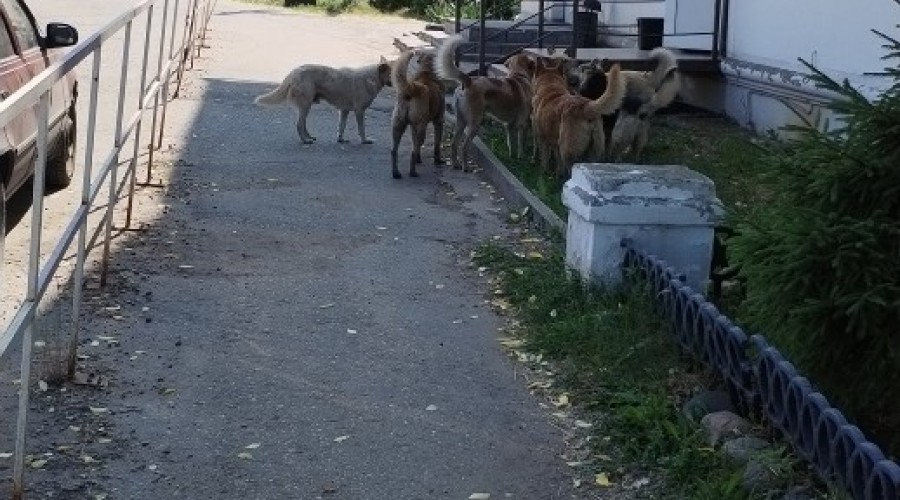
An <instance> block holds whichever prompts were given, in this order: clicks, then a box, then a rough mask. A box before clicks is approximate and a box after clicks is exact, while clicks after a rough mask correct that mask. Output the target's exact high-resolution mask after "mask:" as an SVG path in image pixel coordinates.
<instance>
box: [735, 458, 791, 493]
mask: <svg viewBox="0 0 900 500" xmlns="http://www.w3.org/2000/svg"><path fill="white" fill-rule="evenodd" d="M784 481H785V478H783V477H781V476H779V475H778V474H777V473H776V472H775V471H774V470H772V468H771V467H769V466H768V465H766V464H764V463H762V462H759V461H756V460H752V461H750V463H748V464H747V466H746V467H745V468H744V476H743V481H742V483H741V484H742V485H743V487H744V490H746V491H748V492H750V493H756V494H765V493H768V492H776V491H778V490H780V489H781V488H782V487H783V486H784Z"/></svg>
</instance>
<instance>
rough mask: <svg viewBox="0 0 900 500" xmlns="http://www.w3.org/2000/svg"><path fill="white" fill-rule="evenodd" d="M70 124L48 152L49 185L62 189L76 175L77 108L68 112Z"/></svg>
mask: <svg viewBox="0 0 900 500" xmlns="http://www.w3.org/2000/svg"><path fill="white" fill-rule="evenodd" d="M67 119H68V122H69V123H68V126H66V127H65V130H64V131H63V133H62V137H61V138H60V140H58V141H56V143H55V144H53V146H52V149H51V150H50V151H49V152H48V154H47V178H46V179H47V187H50V188H54V189H62V188H64V187H67V186H68V185H69V184H70V183H71V182H72V176H73V175H75V137H76V130H77V127H76V125H77V121H76V120H75V108H74V107H73V108H71V109H69V112H68V113H67Z"/></svg>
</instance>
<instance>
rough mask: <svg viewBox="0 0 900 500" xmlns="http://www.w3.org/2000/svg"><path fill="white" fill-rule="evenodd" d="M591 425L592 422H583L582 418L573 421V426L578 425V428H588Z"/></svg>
mask: <svg viewBox="0 0 900 500" xmlns="http://www.w3.org/2000/svg"><path fill="white" fill-rule="evenodd" d="M593 426H594V424H592V423H590V422H585V421H584V420H576V421H575V427H578V428H579V429H590V428H591V427H593Z"/></svg>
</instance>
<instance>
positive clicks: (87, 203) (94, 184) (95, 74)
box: [0, 0, 215, 499]
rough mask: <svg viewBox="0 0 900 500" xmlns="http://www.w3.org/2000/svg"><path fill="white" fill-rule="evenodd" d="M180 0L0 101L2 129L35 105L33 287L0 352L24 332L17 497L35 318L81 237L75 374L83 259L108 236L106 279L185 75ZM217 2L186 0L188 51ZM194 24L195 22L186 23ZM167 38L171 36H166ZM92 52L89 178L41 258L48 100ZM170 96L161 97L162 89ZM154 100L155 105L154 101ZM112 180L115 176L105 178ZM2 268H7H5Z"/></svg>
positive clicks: (98, 36)
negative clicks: (134, 88)
mask: <svg viewBox="0 0 900 500" xmlns="http://www.w3.org/2000/svg"><path fill="white" fill-rule="evenodd" d="M171 3H174V9H171V11H170V8H169V7H170V4H171ZM180 4H181V0H142V1H140V2H138V3H137V4H136V5H134V6H133V7H132V8H130V9H128V10H127V11H126V12H124V13H122V14H120V15H119V16H117V17H116V18H114V19H113V20H112V21H111V22H109V23H108V24H106V26H104V27H103V28H101V29H100V30H99V31H97V32H96V33H94V34H92V35H91V36H89V37H87V38H86V39H84V40H83V41H82V42H81V43H79V44H78V45H76V46H75V47H73V48H72V49H71V50H70V51H68V52H67V53H66V54H65V55H63V56H62V57H61V58H60V60H59V61H58V62H56V63H54V64H53V65H52V66H50V67H49V68H47V69H45V70H44V71H42V72H41V73H40V74H38V75H37V76H36V77H35V78H34V79H33V80H31V81H30V82H29V83H28V84H26V85H25V86H23V87H22V88H21V89H19V90H17V91H16V92H14V93H13V94H12V95H11V96H9V97H8V98H7V99H5V100H4V101H2V102H0V128H2V127H5V126H6V125H8V124H10V123H11V122H12V121H13V120H14V119H16V117H17V116H19V115H20V114H22V113H25V112H30V110H31V109H32V108H33V109H36V110H37V119H38V120H37V123H38V134H37V142H36V148H37V160H36V164H35V171H34V179H33V183H32V185H33V190H32V206H31V238H30V243H29V255H28V268H27V277H28V280H27V281H28V283H27V289H26V293H25V297H24V300H23V301H22V303H21V304H20V305H19V306H18V308H17V309H16V310H15V313H14V315H13V317H12V319H11V320H10V322H9V324H8V325H6V327H5V328H4V329H0V355H2V354H4V353H5V352H6V351H7V349H8V348H9V346H10V345H11V344H12V343H13V342H14V341H15V340H17V339H20V338H21V345H22V357H21V368H20V370H21V371H20V374H21V376H20V380H21V382H20V387H21V389H20V390H19V404H18V411H17V420H16V432H15V450H14V454H13V477H12V479H13V491H12V497H13V498H14V499H20V498H22V495H23V492H24V469H25V464H24V456H25V433H26V426H27V411H28V406H29V396H30V379H31V357H32V356H31V349H32V345H33V341H32V337H33V333H34V326H35V325H34V323H35V321H36V317H37V309H38V305H39V304H40V301H41V300H42V299H43V297H44V295H45V293H46V291H47V289H48V287H49V285H50V283H51V282H52V281H53V279H54V276H55V274H56V273H57V271H58V270H59V267H60V264H61V262H62V260H63V258H64V256H65V254H66V252H67V251H68V250H69V247H70V246H71V245H72V242H73V241H74V240H75V237H76V235H77V236H78V243H77V256H76V267H75V271H74V273H73V276H72V278H73V285H72V286H73V296H72V301H73V302H72V303H73V313H74V314H73V317H72V337H71V342H70V352H69V366H68V367H67V368H68V372H69V375H70V376H71V375H72V374H73V372H74V360H75V359H76V355H75V349H76V348H77V345H78V333H79V323H78V319H79V310H80V307H81V296H82V288H83V285H84V273H85V260H86V256H87V248H89V247H90V246H93V241H94V240H96V239H97V238H98V237H99V236H100V235H101V234H105V239H104V249H105V251H104V256H103V272H102V276H101V283H102V282H104V278H105V269H106V268H107V264H106V263H107V262H108V259H109V241H110V239H111V224H112V217H113V209H114V208H115V206H116V202H117V201H118V199H119V197H120V196H121V194H122V193H123V191H124V190H125V189H126V188H128V189H129V206H128V215H127V221H128V222H127V223H128V224H130V222H131V209H132V203H131V200H132V197H133V194H134V185H135V182H134V179H135V177H136V167H137V157H138V154H139V151H140V147H141V141H140V134H141V124H142V123H143V115H144V112H145V111H151V110H152V111H153V128H154V129H155V127H156V125H157V111H158V110H159V101H160V98H161V97H162V110H163V116H164V115H165V108H166V106H167V104H168V84H169V82H170V81H171V79H172V76H173V75H175V74H177V78H178V79H179V82H178V83H179V85H180V79H181V77H182V75H183V70H184V65H185V63H186V57H185V58H181V60H178V59H177V58H176V57H173V54H174V47H175V36H176V33H175V32H176V27H177V21H178V16H179V12H180V9H179V5H180ZM214 5H215V0H185V6H186V8H185V9H184V10H183V12H181V14H182V15H184V16H185V24H184V26H185V28H184V30H183V31H182V34H183V40H182V48H183V50H184V53H185V54H186V53H188V52H190V53H193V50H194V48H196V46H197V45H198V41H200V40H201V39H202V37H203V36H205V30H206V26H207V23H208V21H209V17H210V16H211V15H212V11H213V7H214ZM158 6H161V8H162V13H161V19H162V25H161V26H160V34H159V53H158V59H157V68H156V74H155V75H154V76H152V77H150V80H151V81H150V83H149V84H148V83H147V80H148V76H150V75H149V73H148V68H147V65H148V59H149V56H150V43H151V28H152V24H153V20H154V9H155V8H156V7H158ZM170 12H171V13H172V21H171V23H172V26H171V32H169V27H168V24H167V22H168V15H169V13H170ZM143 15H146V28H145V30H146V31H145V34H146V37H145V40H144V47H143V49H144V50H143V60H142V67H141V74H140V86H139V87H138V88H139V94H140V95H139V99H138V103H137V110H136V111H135V112H134V113H133V114H132V115H131V116H129V117H127V118H126V116H125V94H126V90H127V83H128V69H129V56H130V49H131V42H132V40H131V34H132V26H133V23H134V22H135V20H137V19H138V18H139V17H140V16H143ZM189 26H190V28H188V27H189ZM123 30H124V41H123V42H122V60H121V78H120V81H119V92H118V96H117V108H116V118H115V121H116V126H115V136H114V141H113V143H114V144H113V146H112V148H111V150H109V151H108V153H106V157H105V158H104V159H103V161H102V163H101V164H100V166H99V169H98V170H97V171H96V172H94V171H93V170H94V141H95V133H96V124H97V107H98V97H99V82H100V67H101V58H102V57H101V54H102V49H103V47H104V44H105V43H106V42H108V41H109V40H110V39H111V38H113V37H114V36H117V35H119V34H120V33H121V32H123ZM167 36H168V37H169V39H168V40H167ZM166 41H168V42H169V57H168V62H167V63H165V65H164V63H163V60H164V59H165V54H164V49H165V42H166ZM91 56H92V71H91V81H90V87H89V99H90V101H89V107H88V126H87V129H86V134H87V136H86V148H85V157H84V165H83V177H84V178H83V183H82V192H81V203H80V204H79V206H78V207H77V208H76V209H75V210H74V213H72V214H71V217H70V218H69V220H68V222H67V223H66V224H65V227H64V228H63V229H62V234H61V235H60V236H59V237H58V238H57V239H56V241H55V242H53V249H52V250H51V251H50V253H49V255H48V257H47V258H46V259H44V260H45V261H44V263H43V264H42V262H41V260H42V258H41V244H42V231H43V224H42V223H43V219H42V217H43V200H44V195H45V193H44V189H45V178H46V166H47V165H46V163H47V155H48V137H49V131H48V129H49V119H50V116H49V100H50V93H51V91H52V89H53V87H54V85H56V84H57V82H59V81H61V80H63V79H64V78H66V76H67V75H68V74H69V73H70V72H71V71H73V70H74V69H75V67H76V66H77V65H78V64H80V63H81V62H83V61H86V60H87V59H88V58H89V57H91ZM161 92H163V93H164V95H163V96H161V95H160V93H161ZM151 102H153V103H154V104H153V105H152V106H151V105H150V103H151ZM159 127H160V128H159V132H160V137H161V134H162V121H160V123H159ZM155 132H156V131H155V130H151V132H150V136H151V140H150V151H151V152H152V150H153V149H154V142H155V141H154V134H155ZM132 137H133V140H134V151H133V154H132V156H131V158H130V160H129V161H128V162H126V163H125V168H124V172H122V174H123V175H122V179H121V180H119V179H117V176H118V174H119V172H118V169H119V166H120V161H119V155H120V153H121V151H122V148H123V147H124V146H125V144H126V142H127V141H128V140H129V139H131V138H132ZM107 179H108V180H109V182H108V183H107V182H106V181H107ZM104 188H106V189H108V191H109V199H108V204H107V206H106V208H105V210H104V212H103V217H102V219H101V221H100V222H99V225H98V227H97V228H96V229H95V230H94V234H93V236H92V237H91V242H92V243H91V244H90V245H88V241H87V240H88V235H87V232H88V229H89V228H88V227H87V216H88V213H89V212H90V211H91V209H92V207H93V204H94V202H95V201H96V200H97V199H98V197H99V195H100V193H101V192H102V190H103V189H104ZM4 239H5V235H4V234H2V233H0V251H2V249H3V245H2V243H3V240H4ZM3 267H4V258H3V254H2V253H0V271H2V268H3ZM0 274H2V273H0Z"/></svg>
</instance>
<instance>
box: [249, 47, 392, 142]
mask: <svg viewBox="0 0 900 500" xmlns="http://www.w3.org/2000/svg"><path fill="white" fill-rule="evenodd" d="M390 84H391V63H390V62H388V61H387V60H386V59H385V58H384V57H382V58H381V61H380V62H379V63H378V64H371V65H368V66H363V67H360V68H331V67H328V66H322V65H319V64H304V65H303V66H300V67H298V68H296V69H294V70H293V71H291V72H290V73H288V75H287V76H286V77H285V78H284V80H283V81H282V82H281V85H279V86H278V88H276V89H275V90H273V91H272V92H269V93H268V94H264V95H261V96H259V97H257V98H256V101H255V102H256V103H257V104H264V105H276V104H280V103H282V102H285V101H289V102H290V103H291V104H292V105H294V107H296V108H297V110H298V111H299V112H300V116H299V117H298V118H297V133H298V134H299V135H300V140H301V141H303V143H304V144H312V143H313V142H314V141H315V140H316V138H315V137H313V136H312V134H310V133H309V130H308V129H307V128H306V117H307V116H308V115H309V110H310V108H312V105H313V103H314V102H319V101H320V100H324V101H325V102H327V103H329V104H331V105H332V106H334V107H335V108H337V109H338V110H340V112H341V119H340V126H339V128H338V139H337V140H338V142H347V141H346V140H345V139H344V129H345V128H346V126H347V117H348V116H349V114H350V112H351V111H353V112H354V113H355V114H356V127H357V130H358V131H359V137H360V140H361V141H362V143H363V144H371V143H372V141H370V140H369V139H368V138H366V126H365V123H364V118H365V113H366V109H368V107H369V106H370V105H371V104H372V101H374V100H375V97H376V96H378V93H379V92H381V89H382V88H384V86H385V85H390Z"/></svg>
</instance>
